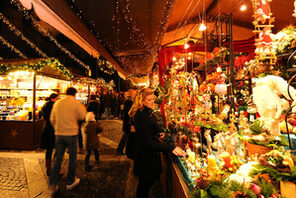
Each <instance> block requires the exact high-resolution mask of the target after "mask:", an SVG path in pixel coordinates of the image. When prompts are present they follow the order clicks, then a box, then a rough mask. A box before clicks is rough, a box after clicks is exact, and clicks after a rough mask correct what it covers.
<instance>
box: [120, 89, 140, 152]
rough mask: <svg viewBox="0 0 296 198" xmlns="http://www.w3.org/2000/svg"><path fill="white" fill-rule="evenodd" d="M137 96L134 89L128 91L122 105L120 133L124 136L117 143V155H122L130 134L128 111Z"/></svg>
mask: <svg viewBox="0 0 296 198" xmlns="http://www.w3.org/2000/svg"><path fill="white" fill-rule="evenodd" d="M136 95H137V91H136V90H134V89H130V90H128V92H127V100H126V101H125V103H124V109H123V127H122V131H123V132H124V134H123V135H122V137H121V140H120V142H119V145H118V147H117V153H118V154H121V155H122V154H123V149H124V147H125V145H126V142H127V138H128V136H129V134H130V132H131V125H130V116H129V115H128V112H129V110H130V109H131V107H132V105H133V102H134V99H135V97H136Z"/></svg>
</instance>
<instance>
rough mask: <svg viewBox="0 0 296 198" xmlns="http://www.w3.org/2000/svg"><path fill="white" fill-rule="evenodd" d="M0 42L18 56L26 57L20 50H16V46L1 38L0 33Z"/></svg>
mask: <svg viewBox="0 0 296 198" xmlns="http://www.w3.org/2000/svg"><path fill="white" fill-rule="evenodd" d="M0 42H1V43H2V44H3V45H5V46H7V48H8V49H10V51H12V52H14V53H16V54H17V55H18V56H19V57H20V58H23V59H27V58H28V57H27V56H25V55H24V54H23V53H22V52H21V51H20V50H18V49H17V48H16V47H14V45H12V44H10V43H9V42H8V41H7V40H6V39H5V38H3V37H2V36H1V35H0Z"/></svg>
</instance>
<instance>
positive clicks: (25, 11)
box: [10, 0, 90, 70]
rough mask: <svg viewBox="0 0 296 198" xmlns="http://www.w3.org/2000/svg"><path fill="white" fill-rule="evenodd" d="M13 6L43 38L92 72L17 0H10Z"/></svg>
mask: <svg viewBox="0 0 296 198" xmlns="http://www.w3.org/2000/svg"><path fill="white" fill-rule="evenodd" d="M10 2H11V4H13V5H15V6H16V7H17V8H18V10H19V11H21V12H22V14H23V15H24V17H25V18H26V19H27V20H29V21H31V22H32V24H33V26H34V28H35V29H36V30H37V31H39V32H40V33H41V34H42V35H43V36H46V37H48V38H49V40H50V41H51V42H53V43H54V44H55V45H56V46H57V47H58V48H60V50H61V51H63V52H64V53H65V54H67V55H68V56H69V57H70V58H71V59H72V60H74V61H75V62H77V63H78V64H80V65H81V66H82V67H84V68H85V69H87V70H90V67H89V66H88V65H86V64H84V63H83V62H81V61H80V60H79V59H78V58H76V57H75V56H74V55H73V54H72V53H71V52H70V51H69V50H67V49H66V48H64V47H63V46H62V45H61V44H60V43H59V42H58V41H57V40H56V39H55V38H54V37H53V36H52V35H51V34H50V33H49V32H48V31H47V30H45V29H44V28H42V27H41V25H39V23H38V22H37V21H36V19H35V18H34V17H32V16H31V15H30V14H29V12H28V11H27V10H26V9H25V8H24V7H23V6H22V5H21V4H20V3H19V2H18V1H16V0H10Z"/></svg>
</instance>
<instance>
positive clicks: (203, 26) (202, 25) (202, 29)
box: [198, 22, 207, 31]
mask: <svg viewBox="0 0 296 198" xmlns="http://www.w3.org/2000/svg"><path fill="white" fill-rule="evenodd" d="M206 29H207V26H205V24H204V23H203V22H202V23H201V24H200V26H199V29H198V30H199V31H204V30H206Z"/></svg>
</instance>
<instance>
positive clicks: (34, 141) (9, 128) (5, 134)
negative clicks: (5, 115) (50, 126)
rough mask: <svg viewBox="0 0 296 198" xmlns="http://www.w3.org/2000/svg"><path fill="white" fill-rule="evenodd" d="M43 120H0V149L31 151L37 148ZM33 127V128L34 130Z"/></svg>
mask: <svg viewBox="0 0 296 198" xmlns="http://www.w3.org/2000/svg"><path fill="white" fill-rule="evenodd" d="M43 123H44V120H36V121H35V124H34V123H33V121H16V120H9V121H7V120H6V121H3V120H0V129H1V130H0V148H1V149H25V150H32V149H35V148H37V147H38V146H39V143H40V138H41V130H42V126H43ZM34 125H35V128H34Z"/></svg>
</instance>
